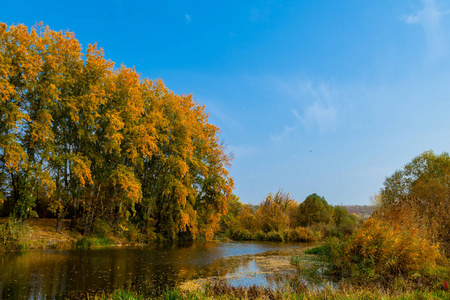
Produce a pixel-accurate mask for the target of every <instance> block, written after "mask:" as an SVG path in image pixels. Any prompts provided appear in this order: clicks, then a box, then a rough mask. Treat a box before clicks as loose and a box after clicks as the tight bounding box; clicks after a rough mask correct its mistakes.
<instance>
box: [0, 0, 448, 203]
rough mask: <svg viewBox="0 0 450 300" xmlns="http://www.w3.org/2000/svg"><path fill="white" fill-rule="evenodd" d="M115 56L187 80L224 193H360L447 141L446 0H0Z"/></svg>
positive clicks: (345, 197) (256, 196)
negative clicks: (223, 147) (222, 148)
mask: <svg viewBox="0 0 450 300" xmlns="http://www.w3.org/2000/svg"><path fill="white" fill-rule="evenodd" d="M0 21H1V22H6V23H7V24H8V25H11V24H18V23H23V24H25V25H27V26H29V27H31V26H33V25H34V24H35V22H40V21H43V22H44V23H45V24H47V25H49V26H50V28H51V29H53V30H70V31H72V32H74V33H75V36H76V38H77V39H78V40H79V41H80V42H81V43H82V45H83V47H84V49H85V48H86V47H87V45H88V44H89V43H94V42H97V43H98V45H99V46H100V47H102V48H104V50H105V54H106V57H108V58H110V59H111V60H112V61H114V62H116V63H117V64H118V65H120V64H124V65H126V66H128V67H133V66H135V67H136V70H137V71H138V72H139V73H141V75H142V76H143V77H148V78H151V79H156V78H162V79H163V80H164V82H165V84H166V85H167V86H168V87H169V88H170V89H172V90H173V91H175V92H176V93H178V94H181V93H183V94H187V93H192V94H193V96H194V98H195V99H196V101H198V102H199V103H200V104H204V105H206V109H207V111H208V112H209V113H210V121H211V123H214V124H216V125H218V126H219V127H220V128H221V138H222V139H223V140H224V142H225V143H226V144H227V145H228V151H230V152H231V151H232V152H233V153H234V155H235V159H234V161H233V166H232V168H231V169H230V172H231V174H232V176H233V177H234V180H235V183H236V189H235V194H236V195H237V196H239V197H240V198H241V200H242V201H243V202H244V203H254V204H257V203H259V202H260V201H262V200H263V198H264V197H265V196H266V195H267V194H268V193H269V192H276V191H277V190H278V189H284V191H285V192H289V193H290V194H291V195H292V196H294V197H295V199H297V200H298V201H303V200H304V199H305V198H306V197H307V196H308V195H309V194H312V193H317V194H319V195H321V196H324V197H325V199H326V200H327V201H328V202H329V203H331V204H361V205H364V204H369V203H370V200H369V198H370V196H372V195H374V194H375V193H377V192H378V191H379V189H380V188H381V187H382V185H383V181H384V179H385V178H386V177H387V176H390V175H391V174H392V173H393V172H394V171H395V170H396V169H399V168H402V167H403V166H404V164H406V163H407V162H409V161H410V160H411V159H412V158H413V157H414V156H417V155H419V154H420V153H422V152H423V151H426V150H434V151H435V152H437V153H441V152H443V151H449V149H450V138H449V136H450V134H449V133H450V117H449V113H450V3H449V2H447V1H443V0H424V1H420V0H414V1H392V0H380V1H356V0H354V1H336V0H327V1H326V0H317V1H312V0H311V1H281V0H277V1H275V0H274V1H264V0H248V1H242V0H239V1H236V0H228V1H204V0H202V1H163V0H162V1H120V0H111V1H93V0H91V1H74V2H73V3H71V4H67V3H66V1H21V0H16V1H7V2H5V3H2V8H1V10H0Z"/></svg>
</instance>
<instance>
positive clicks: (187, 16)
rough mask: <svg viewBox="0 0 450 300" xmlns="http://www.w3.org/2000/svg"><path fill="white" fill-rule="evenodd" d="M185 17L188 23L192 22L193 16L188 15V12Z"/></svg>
mask: <svg viewBox="0 0 450 300" xmlns="http://www.w3.org/2000/svg"><path fill="white" fill-rule="evenodd" d="M184 18H185V19H186V23H188V24H189V23H191V16H190V15H188V14H186V15H184Z"/></svg>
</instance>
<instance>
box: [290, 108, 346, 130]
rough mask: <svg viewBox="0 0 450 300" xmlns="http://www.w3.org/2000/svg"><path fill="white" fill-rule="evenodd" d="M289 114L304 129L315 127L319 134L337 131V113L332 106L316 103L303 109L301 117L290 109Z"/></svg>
mask: <svg viewBox="0 0 450 300" xmlns="http://www.w3.org/2000/svg"><path fill="white" fill-rule="evenodd" d="M291 112H292V113H293V114H294V116H295V117H296V118H297V120H299V121H300V122H301V123H303V125H305V126H306V127H317V128H318V129H319V131H320V132H326V131H335V130H336V129H337V125H336V123H337V116H338V113H337V110H336V109H335V108H334V107H333V106H329V105H326V104H325V105H324V104H322V103H320V102H318V101H316V102H314V103H313V104H312V105H309V106H308V107H307V108H306V109H305V112H304V113H303V115H300V114H299V113H298V111H297V110H295V109H292V110H291Z"/></svg>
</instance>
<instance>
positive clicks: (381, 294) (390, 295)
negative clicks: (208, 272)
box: [92, 283, 450, 300]
mask: <svg viewBox="0 0 450 300" xmlns="http://www.w3.org/2000/svg"><path fill="white" fill-rule="evenodd" d="M301 289H303V290H299V291H292V292H285V293H281V292H277V291H273V290H270V289H267V288H264V287H258V286H253V287H246V288H244V287H232V286H230V285H227V284H226V283H225V284H224V283H220V284H217V285H212V286H209V287H206V288H203V289H201V290H199V291H192V292H181V291H179V290H177V289H174V290H168V291H166V292H165V293H163V294H162V295H161V296H159V297H156V298H145V297H143V296H141V295H139V294H137V293H135V292H129V291H125V290H117V291H115V292H113V293H112V294H110V295H106V296H96V297H94V298H92V299H95V300H124V299H127V300H144V299H162V300H176V299H187V300H194V299H198V300H202V299H205V300H206V299H223V300H225V299H274V300H275V299H280V300H281V299H305V300H326V299H331V300H361V299H367V300H371V299H374V300H375V299H383V300H417V299H423V300H426V299H430V300H431V299H443V300H446V299H447V300H448V299H450V293H449V292H448V291H445V290H441V289H436V290H414V291H408V292H403V293H400V292H396V291H392V290H383V289H377V288H370V287H367V288H361V287H359V288H354V287H349V286H346V287H343V288H340V289H335V290H333V289H331V288H327V289H322V290H310V289H307V288H305V287H302V288H301Z"/></svg>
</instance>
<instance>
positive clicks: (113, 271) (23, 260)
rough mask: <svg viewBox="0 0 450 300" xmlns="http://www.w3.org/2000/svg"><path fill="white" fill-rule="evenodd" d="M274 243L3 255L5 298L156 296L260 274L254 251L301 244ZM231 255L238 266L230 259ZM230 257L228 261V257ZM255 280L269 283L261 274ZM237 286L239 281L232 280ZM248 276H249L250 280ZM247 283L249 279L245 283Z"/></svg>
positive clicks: (0, 277) (0, 294) (1, 291)
mask: <svg viewBox="0 0 450 300" xmlns="http://www.w3.org/2000/svg"><path fill="white" fill-rule="evenodd" d="M299 247H301V246H300V245H288V244H272V243H212V242H211V243H209V242H208V243H199V244H193V245H191V246H188V247H164V248H162V247H153V248H150V247H143V248H133V247H120V248H105V249H95V250H34V251H26V252H22V253H7V254H2V255H0V299H36V300H37V299H80V298H83V299H84V298H86V296H87V295H91V296H92V295H94V294H101V293H103V292H104V293H109V292H111V291H113V290H115V289H119V288H125V289H128V288H131V289H138V290H140V291H145V293H146V294H154V295H157V294H159V293H160V292H161V291H163V290H165V289H166V288H167V287H174V286H175V285H176V284H178V283H180V282H184V281H186V280H188V279H195V278H202V277H207V276H218V275H220V276H226V275H230V274H231V275H232V274H238V273H240V272H243V271H245V270H247V271H250V272H254V273H256V272H258V271H259V270H260V269H261V266H260V265H259V264H256V263H255V261H254V260H253V259H252V258H251V257H252V256H251V255H253V254H256V253H264V252H266V253H267V252H268V251H269V252H270V251H273V250H282V249H289V248H299ZM230 257H236V258H240V259H233V264H231V263H229V261H230ZM227 259H228V260H227ZM255 278H256V279H255V280H256V281H255V280H253V281H249V283H257V284H258V283H264V282H262V281H261V280H264V279H261V278H259V279H258V277H257V276H256V277H255ZM232 280H234V281H235V284H239V280H237V279H236V277H234V279H232ZM247 280H248V279H247ZM242 282H245V280H244V281H242Z"/></svg>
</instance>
